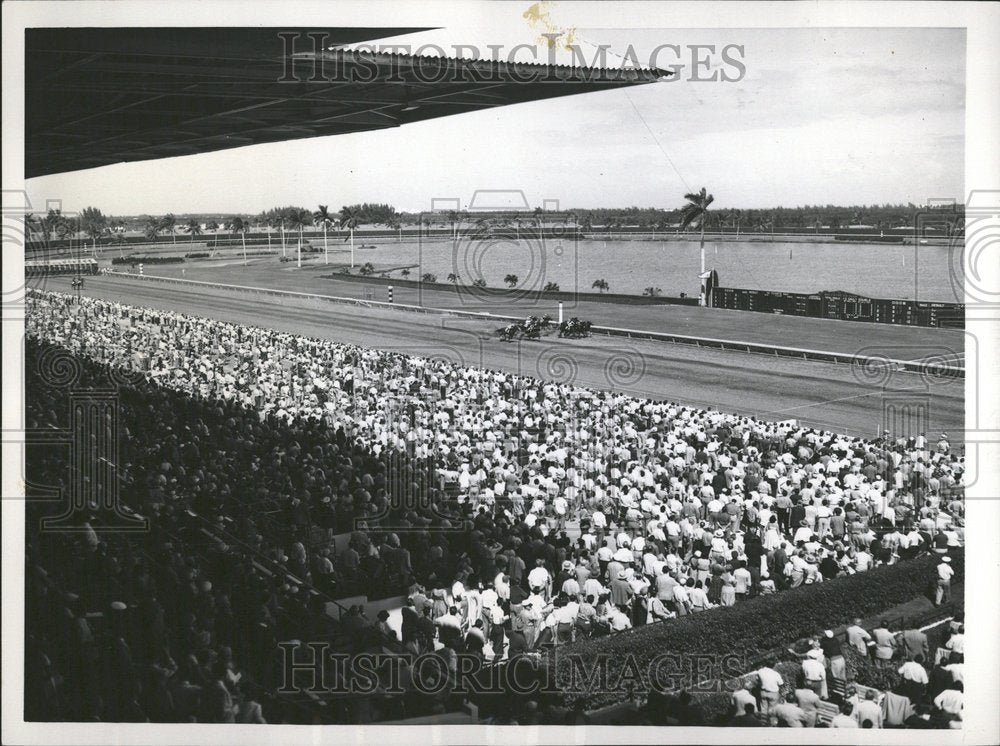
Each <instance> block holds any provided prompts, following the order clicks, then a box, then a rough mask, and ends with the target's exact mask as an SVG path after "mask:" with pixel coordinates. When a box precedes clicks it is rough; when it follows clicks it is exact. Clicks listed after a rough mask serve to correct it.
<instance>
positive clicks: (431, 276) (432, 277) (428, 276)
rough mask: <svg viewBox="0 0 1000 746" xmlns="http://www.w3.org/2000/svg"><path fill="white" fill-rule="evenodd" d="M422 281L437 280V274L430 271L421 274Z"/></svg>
mask: <svg viewBox="0 0 1000 746" xmlns="http://www.w3.org/2000/svg"><path fill="white" fill-rule="evenodd" d="M420 281H421V282H427V283H431V282H437V281H438V278H437V275H434V274H431V273H430V272H425V273H424V274H422V275H421V276H420Z"/></svg>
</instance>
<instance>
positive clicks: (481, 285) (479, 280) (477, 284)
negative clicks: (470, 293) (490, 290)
mask: <svg viewBox="0 0 1000 746" xmlns="http://www.w3.org/2000/svg"><path fill="white" fill-rule="evenodd" d="M472 287H474V288H484V287H486V280H484V279H483V278H482V277H479V278H477V279H476V280H475V282H473V283H472Z"/></svg>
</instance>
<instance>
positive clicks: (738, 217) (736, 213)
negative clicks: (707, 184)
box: [730, 210, 743, 238]
mask: <svg viewBox="0 0 1000 746" xmlns="http://www.w3.org/2000/svg"><path fill="white" fill-rule="evenodd" d="M730 215H732V217H733V222H734V223H735V224H736V237H737V238H739V237H740V222H741V221H742V220H743V210H733V211H732V212H731V213H730Z"/></svg>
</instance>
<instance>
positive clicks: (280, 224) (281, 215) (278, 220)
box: [268, 207, 287, 256]
mask: <svg viewBox="0 0 1000 746" xmlns="http://www.w3.org/2000/svg"><path fill="white" fill-rule="evenodd" d="M286 212H287V208H284V207H275V208H274V209H273V210H271V211H270V212H269V213H268V214H269V215H270V225H271V227H272V228H277V229H278V230H279V231H280V232H281V255H282V256H285V213H286Z"/></svg>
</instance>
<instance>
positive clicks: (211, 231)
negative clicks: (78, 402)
mask: <svg viewBox="0 0 1000 746" xmlns="http://www.w3.org/2000/svg"><path fill="white" fill-rule="evenodd" d="M682 210H683V206H678V207H677V208H673V209H669V210H667V209H661V208H656V207H621V208H619V207H613V208H595V209H571V210H565V211H560V212H550V211H546V210H543V209H542V208H540V207H536V208H535V209H534V210H532V211H516V212H515V211H512V212H507V213H483V212H478V211H473V212H469V211H463V210H450V211H439V212H435V213H426V212H425V213H411V212H399V211H397V210H396V208H395V207H393V206H392V205H390V204H387V203H381V202H363V203H361V204H355V205H345V206H343V207H341V209H340V211H339V212H337V211H333V210H329V209H328V208H327V207H326V206H325V205H320V206H319V208H318V209H316V210H309V209H307V208H305V207H296V206H288V207H276V208H272V209H271V210H266V211H264V212H262V213H257V214H242V215H233V214H216V215H213V216H209V215H208V214H205V213H202V214H199V215H194V214H187V215H173V214H169V213H168V214H166V215H163V216H155V215H140V216H124V217H112V216H106V215H104V214H103V213H102V212H101V211H100V210H99V209H98V208H95V207H88V208H86V209H84V210H83V211H82V212H81V213H80V214H79V215H72V216H68V215H63V214H62V213H61V212H60V211H59V210H49V212H48V214H47V215H39V216H36V215H32V214H29V215H27V216H26V219H25V223H26V233H27V238H28V244H29V246H30V247H32V248H40V247H48V248H52V247H54V246H66V245H67V244H71V243H73V242H74V241H79V240H80V239H81V238H82V239H84V240H85V241H86V242H87V243H88V244H90V246H91V247H92V248H94V249H96V248H97V247H98V246H107V245H115V244H124V243H126V242H129V243H131V242H135V239H136V238H137V236H135V234H136V233H139V234H141V235H142V236H143V237H144V238H145V239H146V240H147V241H149V242H157V241H160V242H162V241H168V240H169V241H170V242H172V243H177V242H179V241H194V240H196V239H200V240H209V239H213V238H215V239H217V238H220V237H223V238H229V239H235V238H237V237H240V238H243V239H250V238H251V236H261V235H264V236H266V235H268V234H271V235H278V234H281V235H285V234H287V237H288V240H292V236H296V235H297V236H298V237H301V236H302V235H303V232H305V231H308V232H309V233H311V234H313V235H316V234H317V233H318V232H320V231H325V232H326V233H328V234H331V235H332V236H334V237H339V238H340V239H342V240H346V239H347V238H348V235H349V233H350V232H353V231H354V230H356V229H359V228H361V227H362V226H364V228H365V230H371V229H372V228H376V229H386V230H389V231H395V232H398V231H401V230H403V229H407V228H409V229H412V228H413V227H415V226H417V225H418V224H422V225H423V226H424V227H428V228H436V227H445V226H447V227H450V228H451V229H453V230H454V229H455V228H456V226H468V225H470V224H477V223H482V222H484V221H486V222H489V223H493V224H496V225H497V226H501V227H504V226H505V227H510V228H515V229H519V228H521V227H528V226H530V225H532V224H534V225H537V224H538V222H539V221H540V222H542V223H543V224H545V225H554V224H560V225H564V226H573V225H575V226H577V227H579V228H580V229H581V230H582V231H584V232H599V231H607V232H615V231H621V232H635V231H675V230H676V229H677V228H678V226H679V224H680V223H681V213H682ZM705 216H706V217H705V227H706V229H708V230H710V231H724V232H727V233H728V232H732V233H764V232H769V233H776V232H784V233H789V232H803V233H805V232H815V233H835V232H837V231H847V230H849V229H850V230H851V231H852V232H856V231H859V230H860V231H867V232H877V231H897V232H898V231H900V230H903V229H913V228H919V227H920V226H921V225H926V224H930V223H933V224H934V226H935V227H934V231H937V232H939V233H940V234H943V235H951V234H953V233H955V232H958V231H960V230H961V228H962V226H964V220H965V207H964V205H961V204H955V205H951V204H949V205H933V206H920V205H915V204H913V203H907V204H883V205H846V206H845V205H804V206H801V207H774V208H767V209H759V208H753V209H727V208H714V207H709V209H708V210H707V212H706V213H705ZM126 234H129V236H128V237H126Z"/></svg>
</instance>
